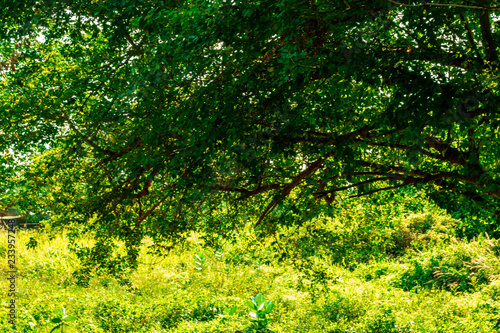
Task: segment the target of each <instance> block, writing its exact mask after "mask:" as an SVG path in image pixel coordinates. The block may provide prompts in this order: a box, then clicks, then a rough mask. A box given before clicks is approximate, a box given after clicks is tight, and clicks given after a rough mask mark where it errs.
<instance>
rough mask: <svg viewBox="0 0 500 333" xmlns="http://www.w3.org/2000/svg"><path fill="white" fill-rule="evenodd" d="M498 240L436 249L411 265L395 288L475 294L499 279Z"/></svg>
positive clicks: (462, 243) (483, 240)
mask: <svg viewBox="0 0 500 333" xmlns="http://www.w3.org/2000/svg"><path fill="white" fill-rule="evenodd" d="M497 255H498V241H496V240H493V239H488V238H483V239H481V240H478V241H474V242H471V243H465V242H455V243H453V244H450V245H448V246H446V247H441V248H438V249H433V250H432V251H429V252H427V253H423V254H421V255H420V256H419V259H414V260H413V261H412V262H411V265H412V267H411V268H410V269H408V270H407V271H406V272H404V273H403V274H402V275H401V276H400V278H399V280H398V281H397V282H396V285H397V286H398V287H400V288H403V289H404V290H412V289H415V288H418V287H426V288H440V289H445V290H449V291H462V292H465V291H473V290H476V289H477V288H478V286H480V285H484V284H487V283H489V282H490V281H493V280H495V279H496V278H497V277H498V276H500V261H499V259H498V257H497Z"/></svg>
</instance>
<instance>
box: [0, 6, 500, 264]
mask: <svg viewBox="0 0 500 333" xmlns="http://www.w3.org/2000/svg"><path fill="white" fill-rule="evenodd" d="M1 7H2V8H0V9H1V16H0V24H1V28H0V54H1V59H0V60H1V72H2V76H1V80H0V85H1V89H0V94H1V95H0V96H1V97H0V98H1V103H0V114H1V115H2V117H0V134H1V136H0V147H1V148H2V149H1V150H2V151H3V154H2V159H3V163H2V164H3V167H2V173H1V175H2V179H1V182H2V187H4V188H11V189H13V188H17V190H16V191H12V190H11V191H8V192H5V193H6V194H5V195H4V197H3V199H2V200H3V203H4V204H5V205H8V204H17V205H20V206H22V207H25V208H26V209H27V210H45V211H47V212H48V213H50V218H51V220H52V223H54V224H57V223H63V222H64V223H67V222H70V223H71V224H72V225H74V226H78V228H80V229H78V230H80V231H84V230H94V231H96V233H97V234H99V235H100V236H99V237H102V239H105V238H106V237H109V236H111V235H116V236H118V237H122V238H123V239H126V240H127V242H128V243H127V244H128V245H129V248H130V249H132V250H131V251H132V257H133V248H134V247H135V246H136V245H137V244H138V243H139V242H140V240H141V239H142V237H144V236H146V235H148V236H151V237H153V238H154V239H155V240H156V241H157V242H158V244H162V242H166V243H164V244H167V243H168V242H170V241H172V240H173V239H175V238H176V237H177V236H178V235H179V234H181V233H183V232H185V231H188V230H192V229H195V228H199V227H200V224H199V223H198V221H199V219H200V218H201V217H202V218H203V219H204V221H205V222H204V226H203V228H209V229H210V230H215V231H217V230H218V231H220V232H227V231H229V230H231V228H233V227H235V226H236V225H237V223H238V222H237V221H238V219H237V218H236V217H231V218H229V217H227V216H229V215H223V214H222V213H223V212H235V208H234V207H237V208H236V210H237V212H239V213H241V212H244V214H243V215H241V214H240V215H239V216H240V218H245V219H251V221H253V223H254V224H255V225H268V226H273V225H276V224H279V223H288V222H287V221H290V220H294V219H296V220H298V219H302V218H307V216H309V215H310V214H314V213H315V212H317V211H319V210H321V209H323V208H325V207H328V205H331V204H332V203H334V201H335V200H336V199H335V198H336V197H335V195H336V194H337V193H339V192H343V193H346V195H348V196H351V197H355V196H361V195H367V194H371V193H375V192H377V191H383V190H391V189H395V188H400V187H405V186H417V185H424V184H427V185H428V186H431V187H430V188H432V189H433V190H434V191H452V192H456V193H458V194H460V195H465V196H467V197H468V198H470V199H471V200H475V201H478V202H482V203H484V204H485V205H489V206H490V207H493V209H494V207H495V206H496V207H498V204H499V203H500V177H499V170H500V145H498V143H499V142H500V140H499V139H500V138H499V136H500V133H499V129H498V128H499V124H500V117H499V113H498V105H499V102H500V93H499V87H498V82H499V80H498V69H499V67H498V66H499V62H498V48H497V46H498V45H499V43H500V37H499V36H500V35H499V33H498V24H500V23H499V22H500V21H498V20H499V19H500V18H499V15H498V13H499V11H500V4H499V3H498V2H497V1H493V0H477V1H458V0H450V1H449V2H447V3H442V2H440V1H430V2H428V3H422V2H421V1H408V0H401V1H400V2H397V1H392V0H375V1H365V0H360V1H345V0H283V1H274V0H272V1H270V0H259V1H253V0H248V1H246V0H245V1H243V0H241V1H240V0H234V1H215V0H214V1H207V0H191V1H183V0H177V1H160V0H93V1H77V0H74V1H63V0H24V1H6V2H2V6H1ZM228 207H233V208H232V209H229V208H228ZM224 216H226V217H224ZM103 242H104V241H103ZM96 251H97V250H96Z"/></svg>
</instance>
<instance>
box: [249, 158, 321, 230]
mask: <svg viewBox="0 0 500 333" xmlns="http://www.w3.org/2000/svg"><path fill="white" fill-rule="evenodd" d="M329 156H331V154H328V156H326V157H323V158H320V159H317V160H316V161H314V162H313V163H311V165H310V166H309V167H307V168H306V169H305V170H304V171H302V172H301V173H299V174H298V175H297V176H296V177H295V178H294V179H293V180H292V182H291V183H289V184H288V185H287V186H285V188H284V189H283V192H282V193H281V195H280V196H279V197H278V198H276V199H274V200H273V201H271V202H270V203H269V204H268V205H267V207H266V209H264V211H263V212H262V214H261V215H260V217H259V220H258V221H257V223H256V224H255V227H257V226H258V225H259V224H260V223H261V222H262V220H263V219H264V218H265V217H266V216H267V215H268V214H269V213H271V212H272V211H273V210H274V208H276V206H277V205H278V203H279V202H280V201H281V200H283V199H284V198H285V197H286V196H288V195H289V194H290V192H291V191H292V190H293V189H294V188H295V187H296V186H297V185H299V184H300V182H301V181H302V180H304V179H305V178H307V177H308V176H310V175H311V174H313V173H314V172H316V171H317V170H318V169H319V168H321V166H322V165H323V163H324V162H325V160H326V159H327V158H328V157H329Z"/></svg>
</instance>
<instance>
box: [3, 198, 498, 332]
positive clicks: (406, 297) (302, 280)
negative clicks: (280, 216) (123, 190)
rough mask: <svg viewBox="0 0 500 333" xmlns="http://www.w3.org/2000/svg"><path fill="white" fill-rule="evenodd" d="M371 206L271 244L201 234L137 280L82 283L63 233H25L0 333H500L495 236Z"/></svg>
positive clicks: (146, 261) (238, 235) (105, 278)
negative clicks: (462, 232) (464, 232)
mask: <svg viewBox="0 0 500 333" xmlns="http://www.w3.org/2000/svg"><path fill="white" fill-rule="evenodd" d="M384 196H387V194H384ZM363 200H364V201H356V202H354V201H351V202H349V201H347V202H345V203H344V204H342V205H341V206H338V207H335V208H333V209H334V210H335V211H334V214H331V215H330V216H329V217H328V216H319V217H318V218H316V219H314V220H312V221H310V222H308V223H305V224H303V225H301V226H293V227H286V228H285V227H283V228H281V229H279V230H277V231H276V233H275V235H274V236H270V237H266V236H261V235H258V234H257V233H256V231H254V230H253V229H252V228H251V226H250V225H249V224H248V225H245V226H242V228H241V229H240V230H239V231H238V232H235V233H234V238H233V239H231V240H226V241H219V242H218V243H213V242H211V243H210V244H211V245H210V246H209V245H208V243H207V242H206V239H207V237H204V235H202V234H194V233H193V234H191V235H190V237H189V240H188V241H187V242H185V243H183V244H180V245H178V246H176V247H175V248H174V249H173V250H171V251H170V252H168V253H163V255H161V254H159V253H158V252H154V251H151V249H150V248H149V247H148V246H149V245H150V242H144V243H143V245H142V247H141V252H140V255H139V266H138V268H137V270H136V271H133V272H132V273H130V274H126V273H124V271H121V270H113V269H110V268H109V267H108V268H106V267H104V268H103V267H101V268H99V269H97V268H96V269H95V270H94V271H92V272H89V273H90V274H91V276H92V277H91V279H90V280H89V281H88V283H84V282H82V281H83V280H81V279H80V278H79V276H78V274H74V272H75V271H78V269H79V268H81V267H80V266H79V265H80V264H79V261H78V259H77V255H76V254H75V253H74V251H72V249H74V244H69V239H68V237H67V235H66V234H65V233H59V234H56V235H53V236H50V234H49V233H36V232H29V231H23V232H19V233H18V234H17V239H16V242H17V256H18V258H17V260H18V261H17V263H18V269H19V274H18V278H17V281H16V283H17V287H18V293H17V296H18V298H17V315H18V325H17V327H16V328H15V329H11V327H10V326H8V323H7V319H6V316H0V318H1V319H0V329H1V330H2V331H5V332H9V331H13V332H50V331H51V330H53V329H54V328H56V329H55V330H54V331H61V328H62V329H64V332H70V331H73V332H179V333H181V332H182V333H184V332H213V333H215V332H237V331H240V332H329V333H339V332H380V333H384V332H498V330H499V327H500V260H499V254H500V245H499V243H498V241H497V240H496V239H494V238H493V237H490V236H488V234H482V235H480V236H478V237H476V238H472V239H469V240H467V239H461V238H458V237H457V233H458V232H457V230H458V227H460V226H461V225H462V224H461V223H463V222H461V221H460V220H455V219H453V218H452V217H451V216H450V215H447V214H445V212H444V211H442V210H440V209H439V208H437V207H435V206H433V205H432V204H430V203H429V202H428V201H426V199H425V197H423V196H421V195H419V194H412V195H411V196H408V195H406V196H405V195H403V196H395V197H392V198H390V197H379V198H375V199H374V198H370V199H363ZM377 200H381V201H380V202H378V201H377ZM332 216H333V217H332ZM1 237H2V238H3V239H5V241H3V242H1V243H0V251H1V253H0V254H1V255H2V257H5V253H6V249H7V247H6V244H7V241H6V239H7V237H6V234H5V233H2V234H1ZM33 239H35V240H36V245H35V242H34V241H33ZM80 242H82V243H85V242H90V238H89V237H87V236H83V237H82V238H81V240H80ZM214 244H216V245H214ZM115 245H116V252H117V253H120V251H122V249H123V246H124V245H123V244H120V243H116V244H115ZM6 263H7V261H6V260H2V263H1V267H2V279H1V282H0V288H1V290H7V281H6V279H5V278H3V277H4V276H5V272H6V270H7V267H6ZM2 303H3V304H2V306H3V305H5V304H6V303H5V301H2ZM61 323H63V324H61Z"/></svg>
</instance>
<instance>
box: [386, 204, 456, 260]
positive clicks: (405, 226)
mask: <svg viewBox="0 0 500 333" xmlns="http://www.w3.org/2000/svg"><path fill="white" fill-rule="evenodd" d="M457 222H458V221H456V220H455V219H452V218H451V217H449V216H440V215H436V214H430V213H422V214H413V215H410V216H409V217H407V218H405V219H402V220H399V221H397V223H396V226H395V229H394V232H393V234H392V242H393V244H394V248H393V249H392V250H391V252H392V253H393V254H403V253H404V252H405V251H406V250H408V249H416V250H424V249H428V248H430V247H434V246H437V245H441V244H444V243H448V242H449V241H450V240H451V239H452V238H453V236H454V235H455V226H456V225H457Z"/></svg>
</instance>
